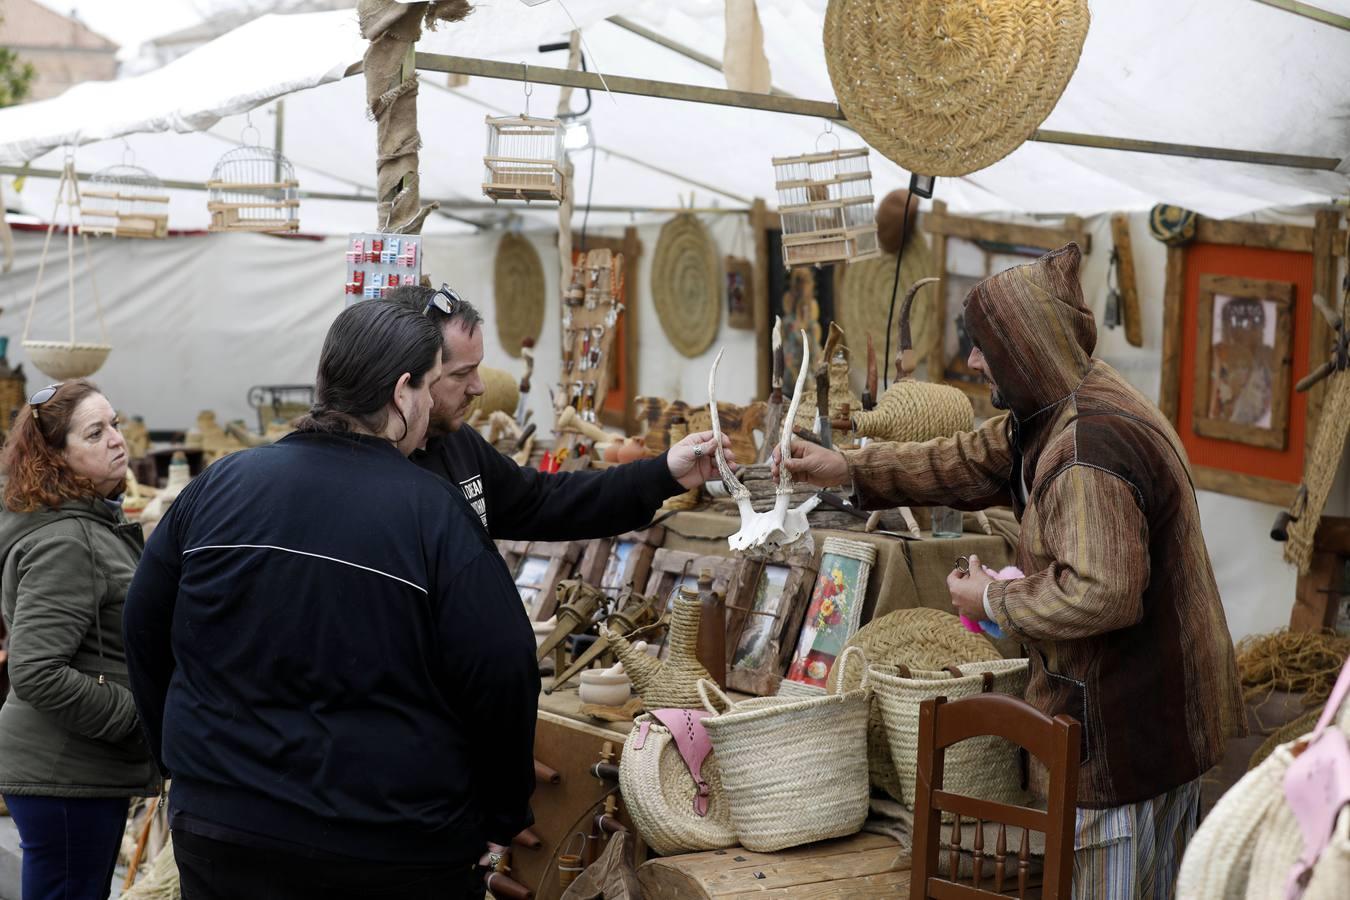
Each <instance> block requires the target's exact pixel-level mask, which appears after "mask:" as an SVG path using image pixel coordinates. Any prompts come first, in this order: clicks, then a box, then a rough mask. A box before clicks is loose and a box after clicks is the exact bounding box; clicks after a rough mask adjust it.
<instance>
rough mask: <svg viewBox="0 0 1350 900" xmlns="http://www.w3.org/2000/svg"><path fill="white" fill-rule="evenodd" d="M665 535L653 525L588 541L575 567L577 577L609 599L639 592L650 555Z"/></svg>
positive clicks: (643, 582)
mask: <svg viewBox="0 0 1350 900" xmlns="http://www.w3.org/2000/svg"><path fill="white" fill-rule="evenodd" d="M665 534H666V530H665V529H664V528H662V527H661V526H660V525H656V526H653V527H651V528H644V529H642V530H641V531H630V532H628V533H626V534H621V535H618V536H617V537H613V538H599V539H597V540H594V541H590V542H588V543H587V544H586V550H585V552H584V553H583V554H582V557H581V564H580V565H579V566H578V567H577V576H578V577H579V578H581V580H582V581H585V582H586V583H587V584H590V585H594V586H595V587H598V588H600V589H601V590H602V591H604V592H605V593H606V594H607V595H609V596H610V597H618V596H619V595H620V594H622V593H623V592H624V591H625V590H629V589H631V590H640V589H641V588H643V587H644V586H646V584H647V575H648V573H649V572H650V571H651V566H652V556H654V555H655V553H656V551H657V549H658V548H659V547H660V546H661V541H662V539H664V537H665Z"/></svg>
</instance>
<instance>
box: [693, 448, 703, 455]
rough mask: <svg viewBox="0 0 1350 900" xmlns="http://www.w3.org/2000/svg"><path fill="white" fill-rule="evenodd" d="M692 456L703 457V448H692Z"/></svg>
mask: <svg viewBox="0 0 1350 900" xmlns="http://www.w3.org/2000/svg"><path fill="white" fill-rule="evenodd" d="M694 455H695V456H702V455H703V448H702V447H695V448H694Z"/></svg>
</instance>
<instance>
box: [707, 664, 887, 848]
mask: <svg viewBox="0 0 1350 900" xmlns="http://www.w3.org/2000/svg"><path fill="white" fill-rule="evenodd" d="M855 659H856V660H857V662H856V663H854V662H853V660H855ZM851 664H852V665H856V666H858V667H860V668H861V669H864V670H865V668H866V665H867V663H866V658H865V657H864V656H863V653H862V651H861V650H859V649H858V648H856V647H852V648H847V649H845V650H844V652H843V653H842V654H841V655H840V658H839V662H838V666H839V667H844V668H848V667H849V666H850V665H851ZM858 677H859V678H860V679H861V687H860V688H859V689H857V690H852V691H845V690H842V689H841V690H836V691H835V692H834V693H830V694H825V695H821V696H817V697H811V698H809V699H804V700H803V699H789V698H785V697H755V698H752V699H749V700H743V701H741V702H739V703H733V702H731V700H730V699H728V698H727V696H726V695H725V694H723V693H722V692H721V691H720V690H719V689H718V687H717V685H716V684H715V683H713V682H711V681H700V682H699V685H698V690H699V695H700V697H701V698H702V700H703V704H704V706H706V707H707V708H708V710H709V711H710V712H712V713H713V715H711V716H709V717H708V718H706V719H704V720H703V727H704V728H706V729H707V730H708V737H710V738H711V739H712V744H713V750H714V751H715V752H716V754H717V760H718V763H719V765H720V766H721V774H722V785H723V787H724V788H725V790H726V793H727V798H728V799H729V800H730V801H731V821H732V823H733V824H734V825H735V827H736V837H737V839H738V840H739V841H740V843H741V846H743V847H745V848H746V849H747V850H754V851H755V852H758V853H769V852H773V851H775V850H782V849H784V848H786V847H796V846H798V845H800V844H809V843H812V842H814V841H823V840H827V839H829V838H835V837H843V836H845V835H849V834H855V833H856V832H857V831H858V830H859V829H860V828H862V824H863V821H864V820H865V819H866V818H867V810H868V801H869V797H868V781H867V707H868V687H867V678H866V672H865V671H863V672H862V673H861V674H860V675H859V676H858ZM714 697H715V698H716V699H715V700H714Z"/></svg>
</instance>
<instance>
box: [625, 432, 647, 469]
mask: <svg viewBox="0 0 1350 900" xmlns="http://www.w3.org/2000/svg"><path fill="white" fill-rule="evenodd" d="M646 455H647V445H646V442H645V441H644V440H643V439H642V438H628V439H627V440H626V441H624V442H623V446H622V447H620V448H619V453H618V457H619V462H621V463H630V462H633V461H634V460H637V459H642V457H644V456H646Z"/></svg>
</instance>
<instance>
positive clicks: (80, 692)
mask: <svg viewBox="0 0 1350 900" xmlns="http://www.w3.org/2000/svg"><path fill="white" fill-rule="evenodd" d="M0 467H3V469H4V472H5V475H6V477H7V479H8V481H7V482H6V484H5V491H4V509H3V510H0V559H2V560H3V564H2V565H0V610H2V611H3V613H4V621H5V626H6V628H7V629H8V630H9V674H10V691H9V695H8V697H7V699H6V701H5V704H4V706H0V794H3V795H4V799H5V802H6V803H7V804H8V805H9V810H10V813H11V815H13V817H14V822H15V824H16V825H18V827H19V840H20V845H21V846H22V848H23V875H22V881H23V898H24V900H54V898H60V900H107V897H108V892H109V885H110V883H111V881H112V874H113V866H114V865H115V864H116V862H117V851H118V847H119V845H120V844H121V839H122V831H123V828H124V827H125V824H126V818H127V808H128V805H129V802H130V798H131V797H132V796H134V795H151V794H154V793H155V792H156V791H158V789H159V774H158V772H157V771H156V768H155V766H154V763H153V762H152V758H151V755H150V751H149V749H148V748H147V747H146V745H145V742H144V740H143V739H142V737H141V727H140V721H139V719H138V718H137V715H136V706H135V704H134V703H133V702H132V698H131V691H130V690H129V689H128V687H127V666H126V656H125V654H124V652H123V647H122V604H123V600H124V599H125V597H126V592H127V586H128V585H129V584H130V583H131V576H132V575H133V573H134V572H135V570H136V563H137V561H138V560H139V559H140V556H141V549H142V539H141V534H140V527H139V526H137V525H132V524H128V523H127V521H126V519H125V518H124V517H123V515H122V510H121V504H120V502H119V501H118V499H117V498H119V497H120V496H121V494H122V491H123V488H124V483H125V479H126V473H127V448H126V443H125V442H124V441H123V440H122V435H121V434H120V433H119V431H118V422H117V414H116V413H115V412H114V411H113V408H112V406H111V405H110V404H109V403H108V400H107V398H106V397H104V396H103V394H101V393H99V390H98V388H96V387H95V386H94V385H93V384H91V383H89V382H88V381H84V380H79V381H71V382H67V383H65V384H58V385H52V386H51V387H47V388H43V389H42V390H40V391H38V392H37V393H36V394H34V395H33V396H32V397H31V398H30V399H29V401H28V405H27V406H25V407H23V408H22V409H21V410H19V414H18V416H17V417H16V418H15V421H14V425H13V427H12V428H11V429H10V433H9V438H8V441H7V442H6V444H5V448H4V453H3V456H0Z"/></svg>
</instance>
